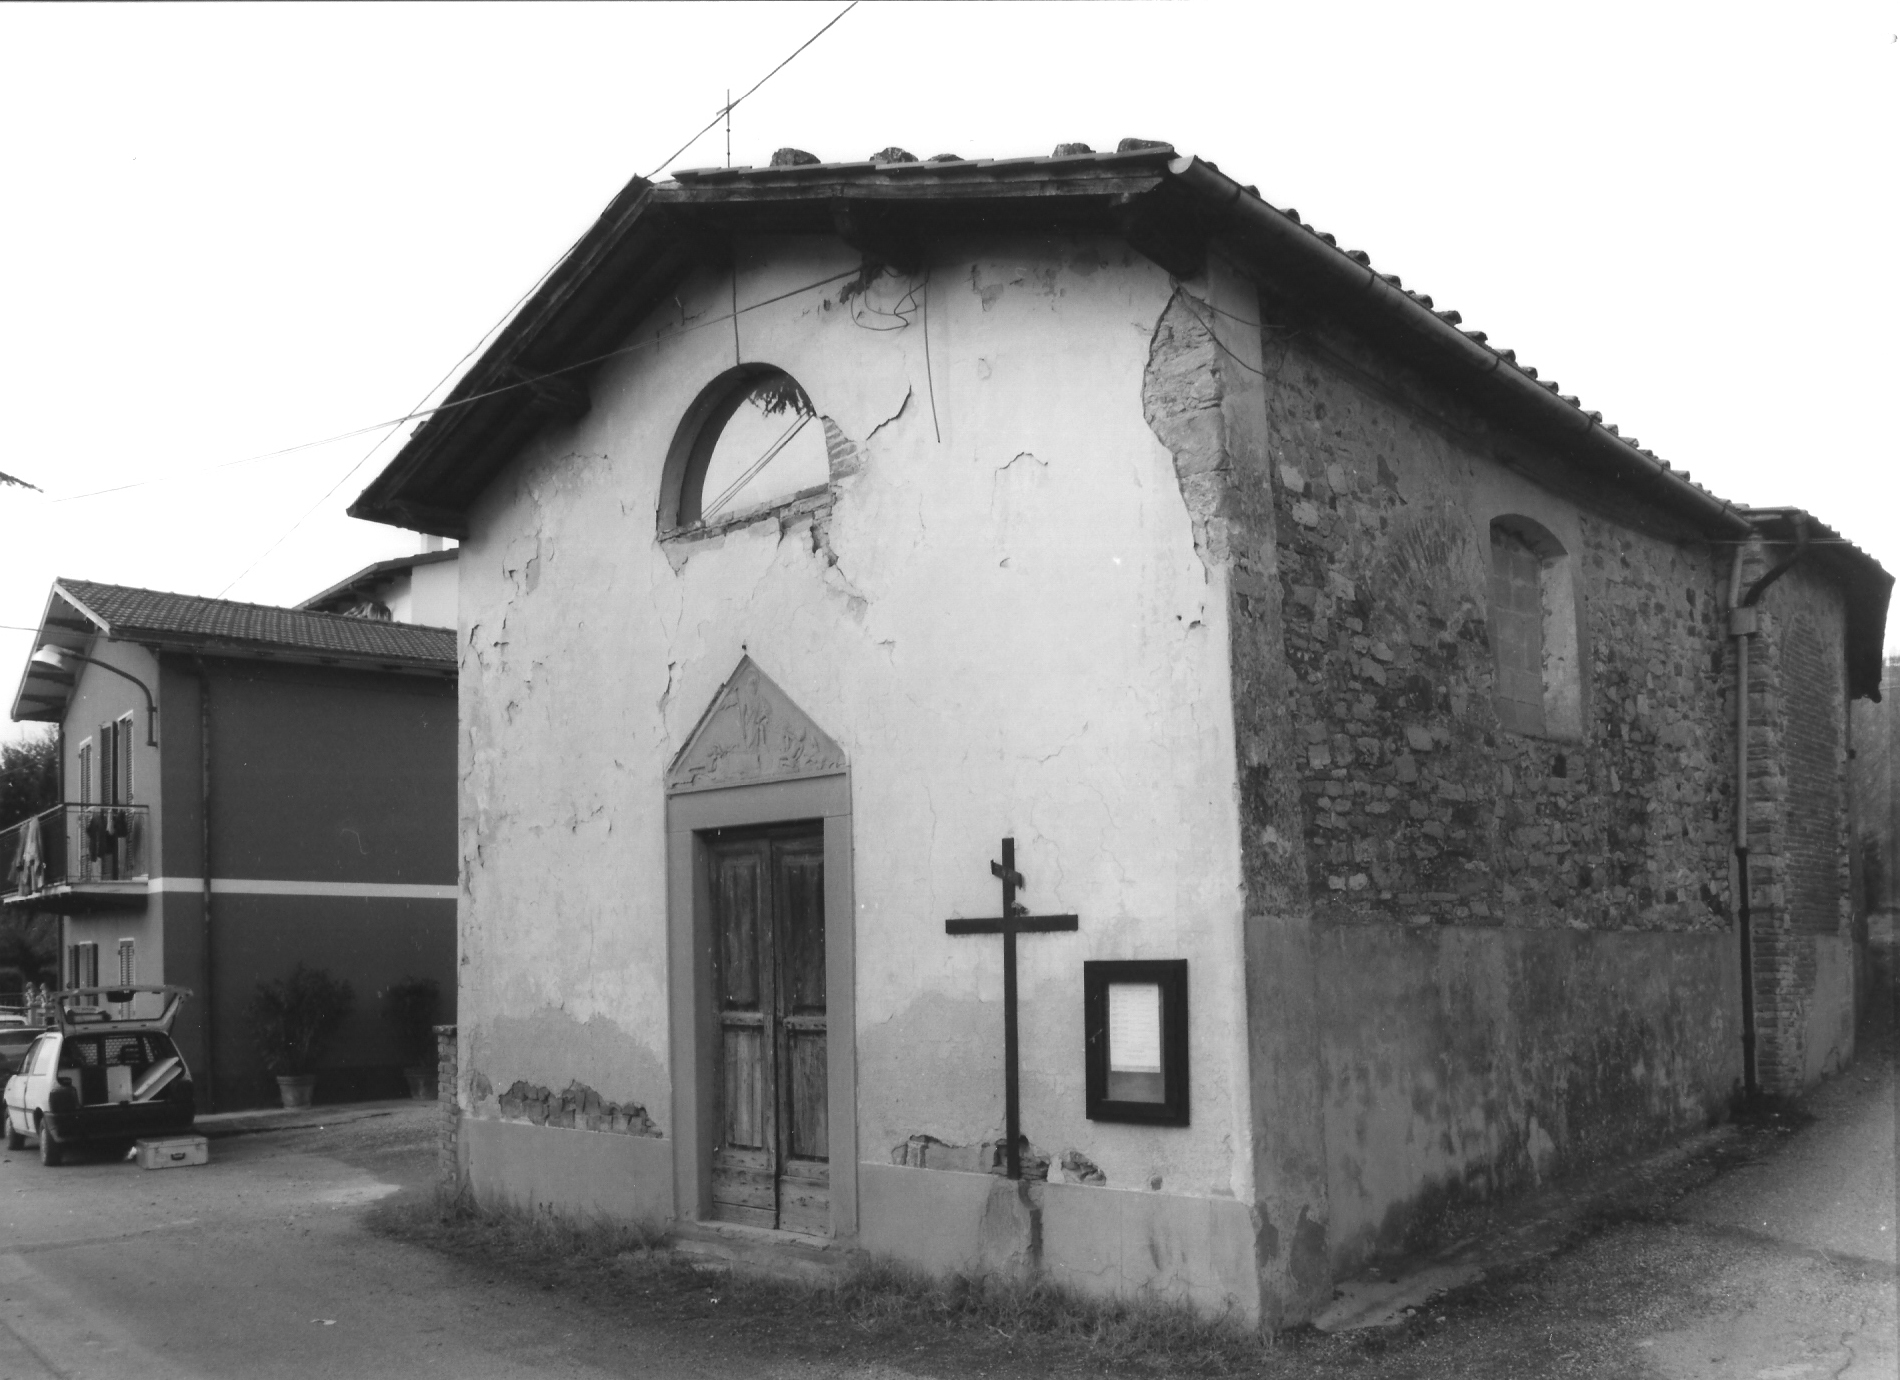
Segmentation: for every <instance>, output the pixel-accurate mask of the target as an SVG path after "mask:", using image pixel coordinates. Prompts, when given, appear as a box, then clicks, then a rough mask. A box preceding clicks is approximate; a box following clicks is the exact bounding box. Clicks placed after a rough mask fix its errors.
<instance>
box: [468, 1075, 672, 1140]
mask: <svg viewBox="0 0 1900 1380" xmlns="http://www.w3.org/2000/svg"><path fill="white" fill-rule="evenodd" d="M497 1101H498V1103H499V1105H500V1108H501V1119H502V1120H503V1121H526V1122H528V1123H530V1124H531V1125H535V1126H564V1127H566V1128H568V1129H569V1130H575V1131H606V1132H609V1133H610V1134H613V1135H621V1136H658V1135H659V1134H660V1128H659V1127H658V1126H655V1125H654V1124H653V1120H652V1118H651V1117H649V1116H648V1115H647V1109H646V1108H645V1107H643V1106H641V1105H640V1104H639V1103H637V1102H628V1103H626V1104H624V1105H623V1104H621V1103H619V1102H608V1101H606V1100H605V1099H603V1098H602V1097H601V1095H600V1094H599V1093H597V1092H595V1091H594V1090H593V1089H592V1088H590V1087H588V1086H587V1085H586V1084H585V1083H581V1082H570V1083H569V1084H568V1085H567V1087H566V1088H565V1089H563V1090H562V1091H561V1092H558V1093H557V1092H553V1091H551V1090H549V1089H547V1088H544V1087H542V1086H541V1085H540V1084H538V1083H528V1082H525V1081H523V1080H521V1079H519V1078H517V1079H516V1080H515V1081H514V1082H513V1083H511V1084H510V1085H509V1086H508V1088H507V1089H506V1090H505V1091H504V1092H503V1093H502V1094H501V1096H500V1097H499V1098H498V1099H497Z"/></svg>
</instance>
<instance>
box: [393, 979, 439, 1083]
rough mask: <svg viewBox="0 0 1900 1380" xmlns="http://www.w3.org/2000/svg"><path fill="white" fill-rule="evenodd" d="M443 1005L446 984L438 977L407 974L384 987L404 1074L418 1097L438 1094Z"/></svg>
mask: <svg viewBox="0 0 1900 1380" xmlns="http://www.w3.org/2000/svg"><path fill="white" fill-rule="evenodd" d="M441 1008H442V987H441V985H440V984H439V983H437V982H436V980H435V979H434V978H419V977H405V978H403V979H402V981H400V982H393V983H391V984H390V985H389V986H388V987H386V988H384V989H383V1019H384V1020H386V1021H388V1022H389V1024H390V1026H391V1028H392V1029H393V1030H394V1031H395V1034H396V1047H397V1048H398V1049H399V1050H401V1051H402V1062H403V1069H402V1074H403V1077H404V1078H407V1079H408V1080H409V1095H410V1096H411V1097H414V1098H418V1099H421V1098H429V1097H433V1096H435V1092H434V1090H433V1089H432V1088H431V1087H430V1084H431V1083H433V1082H434V1081H435V1079H434V1077H433V1076H432V1075H433V1074H434V1073H435V1026H436V1020H437V1016H438V1013H439V1012H440V1011H441Z"/></svg>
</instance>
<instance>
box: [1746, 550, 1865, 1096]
mask: <svg viewBox="0 0 1900 1380" xmlns="http://www.w3.org/2000/svg"><path fill="white" fill-rule="evenodd" d="M1782 553H1783V552H1782V550H1772V551H1768V552H1763V551H1756V552H1753V553H1751V556H1750V559H1749V562H1748V567H1747V573H1746V575H1745V577H1744V578H1745V579H1747V580H1750V581H1752V580H1754V579H1755V578H1757V577H1758V576H1759V575H1760V574H1761V573H1762V572H1763V571H1764V570H1766V569H1767V567H1768V564H1769V562H1770V560H1771V559H1773V558H1774V557H1775V556H1778V555H1780V554H1782ZM1761 610H1762V616H1761V632H1760V634H1759V635H1758V636H1757V637H1756V638H1755V639H1754V645H1753V649H1752V650H1751V652H1750V656H1749V678H1748V689H1749V771H1748V789H1749V813H1748V852H1749V864H1748V873H1749V911H1750V927H1751V932H1752V936H1753V952H1754V973H1753V978H1754V989H1755V1031H1756V1035H1755V1041H1756V1043H1755V1061H1756V1078H1757V1081H1758V1082H1759V1083H1760V1086H1761V1087H1762V1089H1763V1090H1764V1091H1766V1092H1771V1093H1792V1092H1795V1091H1798V1090H1799V1089H1800V1088H1801V1087H1802V1086H1803V1085H1804V1084H1805V1083H1806V1081H1807V1079H1808V1076H1809V1066H1810V1064H1811V1063H1812V1062H1813V1060H1812V1059H1811V1057H1810V1051H1809V1050H1808V1048H1807V1045H1808V1040H1809V1036H1810V1033H1811V1029H1812V1027H1813V1025H1814V1023H1815V1021H1816V1019H1817V1017H1818V1014H1819V1013H1818V1012H1817V1010H1816V1007H1815V999H1816V978H1817V960H1818V957H1819V955H1818V953H1817V950H1816V947H1815V946H1816V943H1817V941H1819V940H1821V939H1823V938H1834V937H1839V936H1843V935H1845V934H1846V933H1847V932H1848V922H1849V919H1850V916H1851V905H1850V895H1849V859H1848V847H1847V770H1846V769H1847V744H1846V734H1845V726H1844V724H1843V707H1844V705H1845V701H1846V660H1845V656H1844V653H1843V649H1842V641H1841V638H1842V628H1843V619H1844V609H1843V606H1842V603H1841V596H1840V594H1839V592H1838V591H1837V590H1836V589H1834V588H1833V586H1832V585H1830V584H1829V583H1827V582H1826V581H1825V580H1824V579H1823V578H1821V577H1819V576H1818V575H1816V574H1815V573H1814V572H1812V571H1811V570H1808V569H1805V568H1803V567H1801V566H1796V567H1795V568H1794V569H1793V570H1791V571H1790V572H1789V573H1788V574H1786V575H1784V576H1783V577H1782V578H1781V579H1780V580H1779V581H1778V582H1777V583H1775V584H1774V585H1772V586H1771V587H1770V588H1769V590H1768V591H1767V594H1766V596H1765V597H1764V599H1763V600H1762V605H1761Z"/></svg>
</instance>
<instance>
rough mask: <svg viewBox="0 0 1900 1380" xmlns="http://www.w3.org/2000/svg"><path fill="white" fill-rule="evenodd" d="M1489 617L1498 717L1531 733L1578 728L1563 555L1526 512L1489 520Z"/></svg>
mask: <svg viewBox="0 0 1900 1380" xmlns="http://www.w3.org/2000/svg"><path fill="white" fill-rule="evenodd" d="M1490 623H1491V653H1492V657H1493V659H1494V665H1495V669H1496V673H1497V681H1496V688H1495V692H1494V700H1495V703H1496V706H1497V714H1498V723H1499V725H1500V726H1501V727H1502V728H1504V729H1505V730H1506V731H1507V732H1511V733H1528V734H1532V735H1534V736H1537V737H1547V738H1574V737H1578V736H1581V734H1582V732H1583V683H1582V677H1581V673H1580V668H1579V667H1578V664H1577V599H1576V588H1575V585H1574V583H1573V578H1572V574H1571V568H1570V556H1569V553H1568V552H1566V551H1565V550H1564V548H1563V544H1562V543H1561V542H1559V541H1558V540H1557V539H1556V538H1555V537H1553V536H1552V535H1551V534H1550V533H1549V531H1547V530H1546V529H1545V528H1543V527H1541V526H1540V525H1538V524H1537V523H1535V522H1532V521H1531V520H1530V519H1529V518H1525V517H1516V516H1510V517H1500V518H1496V519H1494V520H1493V521H1492V523H1491V589H1490Z"/></svg>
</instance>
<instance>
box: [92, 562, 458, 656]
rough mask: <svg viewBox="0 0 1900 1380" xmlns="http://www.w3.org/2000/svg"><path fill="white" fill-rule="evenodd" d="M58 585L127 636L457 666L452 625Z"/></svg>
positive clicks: (114, 633) (114, 632) (116, 633)
mask: <svg viewBox="0 0 1900 1380" xmlns="http://www.w3.org/2000/svg"><path fill="white" fill-rule="evenodd" d="M58 587H59V588H60V590H62V591H63V592H65V593H66V594H68V595H70V596H71V597H72V599H73V600H75V601H76V602H77V603H78V604H79V606H80V607H81V608H82V609H83V610H84V611H85V612H88V613H90V614H92V615H93V616H94V617H95V618H97V619H99V620H101V621H102V622H103V623H105V625H106V633H107V635H108V636H111V637H113V638H118V639H123V640H127V641H143V640H148V639H149V640H152V641H159V642H163V641H167V640H171V639H178V640H183V641H191V642H204V643H217V644H225V645H229V646H232V647H234V648H239V647H241V648H244V649H248V650H260V651H261V650H281V651H287V652H302V653H314V654H316V655H319V656H322V655H331V656H337V657H341V658H347V659H349V660H353V661H380V660H387V661H399V662H405V663H409V664H412V665H413V664H415V663H418V662H424V663H427V662H434V663H437V664H439V665H440V666H442V668H443V669H445V670H452V669H454V667H455V630H454V629H452V628H427V627H421V626H419V625H417V624H413V623H384V622H379V621H377V620H374V619H369V618H348V617H345V616H343V615H342V614H335V613H310V612H306V611H304V610H302V609H286V608H277V607H275V606H273V605H269V604H239V603H234V602H232V601H231V600H229V599H205V598H201V597H199V596H198V595H194V594H171V593H167V592H166V591H164V590H156V589H135V588H132V587H129V586H126V585H103V584H97V583H95V582H93V581H91V580H60V581H59V582H58Z"/></svg>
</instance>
